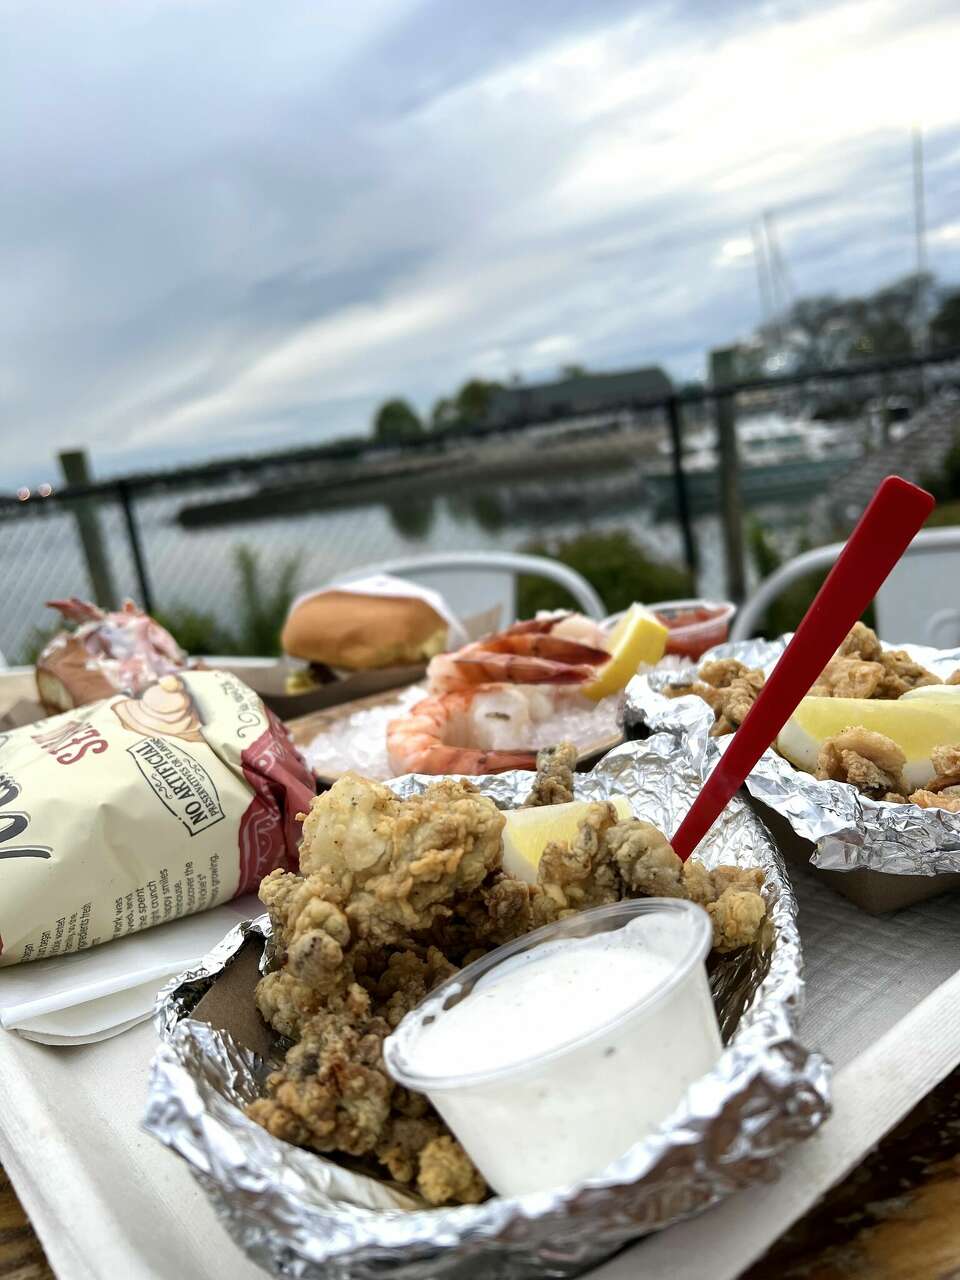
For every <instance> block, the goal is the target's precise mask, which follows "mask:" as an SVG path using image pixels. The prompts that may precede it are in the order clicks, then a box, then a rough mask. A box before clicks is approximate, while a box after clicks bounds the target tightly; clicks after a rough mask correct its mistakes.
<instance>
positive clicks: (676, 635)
mask: <svg viewBox="0 0 960 1280" xmlns="http://www.w3.org/2000/svg"><path fill="white" fill-rule="evenodd" d="M650 608H651V609H652V611H653V612H654V613H655V614H656V615H657V617H658V618H659V619H660V621H661V622H662V623H663V625H664V626H665V627H667V628H668V630H669V632H670V634H669V636H668V637H667V653H675V654H679V655H681V656H682V657H684V658H690V659H692V660H694V661H695V660H696V659H697V658H699V657H701V656H702V655H703V654H704V653H706V651H707V650H708V649H712V648H713V646H714V645H715V644H723V642H724V640H726V638H727V633H728V631H729V629H730V619H731V618H732V617H733V615H734V613H735V612H736V606H735V605H732V604H729V603H726V602H722V601H717V600H665V601H664V602H663V603H662V604H654V605H651V606H650Z"/></svg>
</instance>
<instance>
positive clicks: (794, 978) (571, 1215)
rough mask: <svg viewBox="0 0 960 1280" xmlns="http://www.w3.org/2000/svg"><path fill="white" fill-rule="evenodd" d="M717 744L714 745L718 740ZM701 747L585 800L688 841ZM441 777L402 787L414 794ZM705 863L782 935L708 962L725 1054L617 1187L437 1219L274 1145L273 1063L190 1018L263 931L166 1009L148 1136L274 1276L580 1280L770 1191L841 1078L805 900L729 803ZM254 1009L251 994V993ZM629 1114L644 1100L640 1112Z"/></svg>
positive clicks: (643, 765) (190, 975)
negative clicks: (261, 1111) (633, 1243)
mask: <svg viewBox="0 0 960 1280" xmlns="http://www.w3.org/2000/svg"><path fill="white" fill-rule="evenodd" d="M703 732H704V736H706V728H704V731H703ZM688 748H689V740H686V739H683V738H679V737H678V736H677V735H675V734H666V733H664V734H656V735H654V736H652V737H650V738H648V739H647V740H645V741H643V742H630V743H626V744H624V745H623V746H621V747H619V748H617V749H616V750H614V751H612V752H611V753H610V754H609V755H607V756H606V757H605V758H604V759H603V760H602V761H601V762H600V764H599V765H598V766H597V767H596V768H595V769H594V770H593V771H592V772H591V773H589V774H582V775H578V777H577V780H576V786H577V795H578V797H579V798H583V799H596V800H599V799H606V798H609V797H611V796H613V795H617V794H620V795H626V796H627V797H628V798H629V800H630V803H631V805H632V807H633V809H634V812H635V813H637V814H642V815H643V816H644V817H646V818H648V819H650V820H651V821H653V822H656V823H657V824H658V825H659V826H661V827H662V828H663V829H664V830H667V831H672V830H674V829H675V828H676V826H677V824H678V822H679V820H680V818H681V817H682V816H683V814H684V813H685V812H686V810H687V808H688V807H689V804H690V802H691V800H692V798H693V796H694V795H695V793H696V790H697V788H698V786H699V781H700V771H699V761H698V758H697V757H696V756H695V755H693V754H691V752H690V751H689V749H688ZM434 781H436V779H435V778H428V777H422V776H411V777H407V778H403V779H398V780H397V781H396V782H395V783H394V784H392V785H393V786H394V787H395V789H396V790H397V791H398V793H400V794H402V795H409V794H413V793H415V792H417V791H420V790H423V789H424V788H425V787H426V786H427V785H428V784H429V783H431V782H434ZM529 785H530V775H529V774H528V773H507V774H500V775H498V776H497V777H492V778H484V779H482V780H480V787H481V790H482V791H483V792H484V793H485V794H487V795H489V796H491V797H492V799H493V800H494V801H495V802H496V803H497V804H498V805H500V806H501V807H503V808H513V807H515V806H517V805H519V804H520V803H522V799H523V797H524V796H525V795H526V792H527V791H528V789H529ZM699 856H700V857H701V858H702V859H703V861H704V862H705V863H707V864H708V865H711V866H714V865H718V864H720V863H738V864H741V865H745V866H759V867H762V868H763V871H764V874H765V879H766V884H765V889H764V893H765V897H766V901H767V906H768V914H769V918H770V922H771V926H772V928H771V929H770V931H769V936H768V937H767V938H766V939H765V940H764V942H763V943H762V944H758V946H757V947H756V948H752V949H750V950H749V951H745V952H740V953H734V954H732V955H730V956H725V957H714V958H713V960H712V961H711V970H712V972H711V983H712V988H713V993H714V1000H715V1003H716V1006H717V1010H718V1013H719V1016H720V1021H721V1026H722V1028H723V1031H724V1039H725V1043H726V1047H725V1049H724V1052H723V1054H722V1056H721V1058H720V1060H719V1062H718V1063H717V1065H716V1067H715V1068H714V1070H713V1071H711V1072H710V1074H709V1075H707V1076H704V1077H703V1078H702V1079H700V1080H699V1081H697V1082H696V1083H695V1084H694V1085H693V1086H692V1087H691V1088H690V1089H689V1091H688V1093H687V1095H686V1098H685V1100H684V1102H683V1103H682V1104H681V1106H680V1107H678V1109H677V1110H676V1111H675V1112H674V1113H673V1115H672V1116H671V1117H670V1118H669V1119H668V1120H667V1121H666V1122H664V1124H663V1125H661V1126H660V1128H659V1129H658V1130H656V1131H655V1132H654V1133H653V1134H651V1135H650V1136H649V1137H648V1138H647V1139H645V1140H644V1141H642V1142H640V1143H637V1144H636V1145H635V1146H633V1147H632V1148H631V1149H630V1150H629V1151H627V1152H626V1153H625V1154H624V1155H623V1156H622V1157H620V1158H619V1159H618V1160H617V1161H615V1162H614V1163H613V1164H611V1165H610V1166H608V1167H607V1168H606V1169H605V1170H603V1171H602V1173H600V1174H598V1175H596V1176H594V1177H592V1178H590V1179H589V1180H587V1181H585V1182H582V1183H580V1184H578V1185H576V1186H570V1187H561V1188H556V1189H553V1190H550V1191H544V1192H538V1193H535V1194H529V1195H524V1196H521V1197H516V1198H505V1197H498V1196H494V1197H492V1198H490V1199H489V1200H487V1201H485V1202H484V1203H483V1204H479V1205H460V1206H455V1207H450V1208H440V1209H431V1208H428V1207H426V1206H425V1205H424V1204H423V1203H422V1202H420V1201H419V1200H418V1199H417V1198H416V1197H415V1196H412V1195H410V1194H409V1193H408V1192H401V1191H399V1190H397V1189H396V1188H395V1187H393V1186H392V1185H391V1184H389V1183H388V1182H385V1181H379V1180H377V1179H376V1178H375V1177H372V1176H369V1175H367V1174H364V1173H358V1172H356V1171H354V1170H353V1169H348V1168H346V1167H345V1166H344V1165H342V1164H339V1163H337V1162H336V1161H334V1160H331V1159H328V1158H326V1157H323V1156H320V1155H317V1154H315V1153H313V1152H309V1151H304V1150H300V1149H298V1148H296V1147H293V1146H291V1145H289V1144H287V1143H284V1142H282V1141H280V1140H279V1139H276V1138H274V1137H272V1136H271V1135H270V1134H269V1133H267V1132H266V1130H265V1129H263V1128H261V1127H260V1126H259V1125H257V1124H255V1123H254V1122H253V1121H251V1120H248V1119H247V1118H246V1116H245V1115H244V1114H243V1109H242V1108H243V1106H244V1104H245V1103H246V1102H249V1101H251V1100H253V1099H254V1098H256V1097H257V1096H259V1094H260V1091H261V1083H262V1080H263V1077H264V1075H265V1073H266V1071H267V1069H268V1066H269V1064H267V1063H265V1062H264V1061H263V1060H262V1059H260V1058H258V1057H257V1056H256V1055H255V1054H253V1053H252V1052H251V1051H250V1050H249V1049H247V1048H245V1047H244V1046H242V1045H241V1044H238V1043H237V1042H236V1041H235V1040H234V1038H233V1037H232V1036H231V1035H230V1034H229V1033H228V1032H225V1031H218V1030H214V1028H213V1027H211V1026H209V1025H207V1024H206V1023H204V1022H201V1021H199V1020H197V1019H196V1018H194V1017H192V1016H191V1014H192V1012H193V1010H194V1009H195V1007H196V1005H197V1002H198V1001H199V999H200V998H201V997H202V996H203V995H204V993H205V992H207V991H208V990H209V989H210V987H211V986H212V984H214V983H215V982H216V981H217V979H218V977H219V976H220V975H221V974H223V973H224V971H225V969H227V968H228V966H229V965H230V964H231V963H232V962H233V961H234V959H235V958H236V956H237V954H238V952H239V950H240V949H241V947H242V946H243V945H244V942H245V940H246V939H248V938H250V936H251V935H254V936H256V935H264V936H266V935H267V934H268V933H269V921H268V920H267V917H265V916H264V917H261V918H260V919H259V920H257V921H254V922H250V923H246V924H243V925H241V926H240V927H238V928H237V929H234V930H233V931H232V933H231V934H229V935H228V936H227V937H226V938H225V939H224V941H223V942H222V943H221V944H220V946H219V947H217V948H216V949H215V950H214V951H213V952H212V953H211V954H210V955H209V956H208V957H207V958H206V959H205V960H204V961H203V962H202V963H201V964H200V965H199V966H198V967H197V968H196V969H193V970H190V971H188V972H187V973H185V974H183V975H181V977H180V978H178V979H177V980H176V981H174V982H173V983H171V984H170V985H168V986H167V987H166V988H165V989H164V991H163V992H161V994H160V997H159V998H158V1005H157V1026H158V1030H159V1032H160V1036H161V1040H162V1043H161V1047H160V1049H159V1051H158V1052H157V1054H156V1056H155V1059H154V1062H153V1066H152V1072H151V1079H150V1089H149V1103H148V1107H147V1111H146V1117H145V1121H144V1123H145V1126H146V1128H147V1130H148V1131H149V1132H150V1133H152V1134H153V1135H154V1136H155V1137H156V1138H157V1139H158V1140H159V1141H160V1142H162V1143H164V1144H166V1145H167V1146H168V1147H170V1148H171V1149H172V1150H174V1151H176V1152H178V1153H179V1155H181V1156H182V1157H183V1158H184V1159H185V1160H186V1161H187V1162H188V1163H189V1165H190V1167H191V1169H192V1171H193V1173H194V1175H195V1176H196V1177H197V1178H198V1180H199V1181H200V1182H201V1184H202V1185H203V1186H204V1188H205V1189H206V1191H207V1193H208V1194H209V1196H210V1199H211V1201H212V1203H213V1205H214V1207H215V1209H216V1211H217V1213H218V1215H219V1216H220V1218H221V1219H222V1221H223V1222H224V1224H225V1225H226V1227H227V1229H228V1230H229V1231H230V1233H231V1234H232V1236H233V1237H234V1239H235V1240H236V1241H237V1243H238V1244H239V1245H240V1246H241V1247H242V1248H243V1249H244V1250H246V1252H247V1253H248V1255H249V1256H250V1257H251V1258H252V1259H253V1260H254V1261H255V1262H257V1263H258V1264H259V1265H261V1266H263V1267H264V1268H266V1269H267V1270H268V1271H270V1272H272V1273H273V1274H274V1275H277V1276H297V1277H309V1278H310V1280H321V1278H322V1280H331V1278H332V1277H336V1278H337V1280H372V1278H373V1277H379V1278H381V1280H382V1278H383V1277H387V1276H389V1277H396V1278H398V1280H413V1277H418V1278H420V1277H426V1276H429V1277H431V1280H435V1278H437V1280H439V1278H444V1280H445V1278H447V1277H466V1276H470V1277H480V1276H491V1277H492V1276H496V1277H503V1278H506V1280H513V1278H514V1277H516V1278H519V1277H533V1276H537V1277H545V1276H557V1277H561V1276H572V1275H576V1274H579V1273H580V1272H581V1271H583V1270H584V1269H585V1268H586V1267H588V1266H590V1265H591V1264H594V1263H597V1262H599V1261H600V1260H602V1259H603V1258H604V1257H606V1256H608V1255H609V1254H611V1253H612V1252H614V1251H615V1250H616V1249H617V1248H618V1247H619V1246H621V1245H622V1244H624V1243H626V1242H627V1241H629V1240H632V1239H635V1238H636V1237H638V1236H640V1235H643V1234H644V1233H646V1232H648V1231H651V1230H653V1229H655V1228H658V1227H662V1226H665V1225H666V1224H668V1223H670V1222H673V1221H675V1220H677V1219H679V1218H682V1217H685V1216H687V1215H689V1214H692V1213H695V1212H697V1211H698V1210H701V1209H703V1208H705V1207H707V1206H708V1205H710V1204H712V1203H713V1202H715V1201H717V1200H719V1199H721V1198H722V1197H724V1196H727V1195H729V1194H730V1193H731V1192H733V1191H736V1190H738V1189H740V1188H742V1187H745V1186H747V1185H749V1184H751V1183H753V1182H756V1181H758V1180H762V1179H768V1178H770V1177H773V1176H774V1175H775V1173H776V1170H777V1168H778V1165H779V1163H780V1160H781V1158H782V1157H783V1155H784V1153H785V1152H786V1151H787V1150H788V1148H789V1147H790V1146H791V1145H792V1144H793V1143H795V1142H796V1141H798V1140H799V1139H801V1138H804V1137H806V1136H807V1135H809V1134H810V1133H812V1132H813V1131H814V1130H815V1129H816V1128H817V1127H818V1126H819V1125H820V1124H821V1123H822V1122H823V1120H824V1119H825V1118H826V1116H827V1115H828V1114H829V1109H830V1102H829V1098H830V1067H829V1064H828V1063H827V1062H826V1061H825V1059H824V1058H823V1057H822V1056H821V1055H820V1054H818V1053H816V1052H812V1051H810V1050H808V1049H807V1048H805V1047H804V1045H803V1044H802V1042H801V1041H800V1040H799V1039H798V1021H799V1017H800V1012H801V1008H802V999H803V979H802V958H801V951H800V939H799V934H798V931H797V920H796V901H795V898H794V895H793V891H792V889H791V888H790V884H789V881H788V880H787V877H786V874H785V871H784V867H783V864H782V862H781V859H780V856H779V854H778V853H777V851H776V850H775V849H774V847H773V845H772V844H771V842H770V840H769V837H768V836H767V834H766V831H765V829H764V827H763V825H762V824H761V823H760V822H759V821H758V819H757V818H756V817H755V815H754V814H753V813H752V812H751V810H750V808H749V806H748V805H746V804H745V803H744V802H743V801H741V800H739V799H738V800H735V801H733V802H732V803H731V804H730V806H729V807H728V808H727V810H726V811H725V813H724V814H723V816H722V817H721V819H720V820H719V821H718V823H717V824H716V826H715V827H714V829H713V830H712V831H711V832H710V834H709V835H708V837H707V839H706V840H705V842H704V844H703V846H702V847H701V849H700V851H699ZM250 999H251V1001H252V999H253V992H252V990H251V992H250ZM625 1105H629V1100H625Z"/></svg>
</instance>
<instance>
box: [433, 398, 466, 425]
mask: <svg viewBox="0 0 960 1280" xmlns="http://www.w3.org/2000/svg"><path fill="white" fill-rule="evenodd" d="M459 421H460V414H459V413H458V411H457V406H456V402H455V401H453V400H451V399H450V397H449V396H441V397H440V399H439V400H438V401H437V402H436V404H434V406H433V411H432V412H431V414H430V429H431V431H446V430H447V428H448V427H455V426H457V424H458V423H459Z"/></svg>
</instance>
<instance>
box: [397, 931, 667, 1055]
mask: <svg viewBox="0 0 960 1280" xmlns="http://www.w3.org/2000/svg"><path fill="white" fill-rule="evenodd" d="M633 928H635V926H634V925H627V926H626V927H625V928H623V929H618V930H616V931H615V932H613V933H599V934H595V935H594V936H593V937H592V938H582V939H575V940H574V939H564V940H560V941H556V942H547V943H544V945H543V946H540V947H536V948H534V950H532V951H525V952H523V953H522V954H521V955H518V956H514V957H513V958H512V959H510V960H507V961H506V962H505V963H504V964H502V965H500V966H499V967H498V968H496V969H495V970H494V971H493V972H492V973H490V974H489V975H488V976H487V977H485V978H481V979H480V981H479V982H478V983H477V985H476V987H475V988H474V989H473V991H472V992H471V993H470V995H468V996H467V997H466V999H464V1000H461V1001H460V1003H459V1004H456V1005H454V1006H453V1008H452V1009H448V1010H447V1011H446V1012H445V1013H444V1014H442V1016H441V1017H439V1018H438V1019H437V1020H436V1022H433V1023H430V1024H429V1025H428V1026H426V1027H424V1028H423V1030H422V1031H421V1033H420V1036H419V1037H418V1039H417V1040H416V1041H415V1043H414V1044H413V1046H412V1048H411V1050H410V1053H409V1057H408V1059H407V1061H408V1064H409V1066H410V1068H411V1069H412V1070H414V1071H417V1072H423V1073H424V1074H425V1075H431V1076H448V1075H466V1074H468V1073H473V1072H475V1071H497V1070H499V1069H500V1068H501V1067H511V1066H515V1065H518V1064H521V1063H526V1062H529V1061H530V1060H531V1059H532V1058H535V1057H537V1056H539V1055H541V1054H545V1053H550V1052H551V1051H552V1050H554V1049H558V1048H560V1046H561V1045H564V1044H568V1043H569V1042H570V1041H571V1040H580V1039H582V1038H583V1037H584V1036H587V1035H589V1034H590V1033H591V1032H592V1031H595V1030H596V1029H597V1028H598V1027H602V1026H604V1024H605V1023H608V1022H612V1021H613V1020H614V1019H616V1018H619V1017H621V1016H622V1015H623V1014H625V1013H627V1012H628V1011H629V1010H630V1009H632V1008H634V1007H635V1006H636V1004H637V1003H638V1001H640V1000H642V999H644V997H645V996H647V995H649V994H651V993H652V992H655V991H657V990H659V989H660V988H662V987H663V986H665V985H666V983H667V980H668V979H669V978H670V976H671V975H672V974H673V973H674V971H675V968H674V965H672V964H671V963H670V961H669V960H668V959H667V958H665V957H664V956H662V955H657V954H656V953H655V952H651V951H649V950H647V949H640V948H638V947H637V946H631V942H632V941H633V939H632V937H631V936H630V931H631V929H633Z"/></svg>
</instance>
